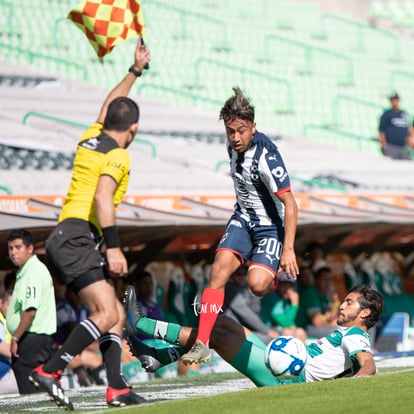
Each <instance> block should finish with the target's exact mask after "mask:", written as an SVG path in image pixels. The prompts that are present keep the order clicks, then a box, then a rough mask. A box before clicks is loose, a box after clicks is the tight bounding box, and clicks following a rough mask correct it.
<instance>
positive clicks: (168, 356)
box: [124, 285, 384, 387]
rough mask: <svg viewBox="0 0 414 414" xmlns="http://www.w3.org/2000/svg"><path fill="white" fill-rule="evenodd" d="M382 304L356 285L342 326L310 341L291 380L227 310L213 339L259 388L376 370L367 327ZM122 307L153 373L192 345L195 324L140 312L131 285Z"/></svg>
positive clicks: (131, 337)
mask: <svg viewBox="0 0 414 414" xmlns="http://www.w3.org/2000/svg"><path fill="white" fill-rule="evenodd" d="M383 305H384V300H383V297H382V296H381V295H380V294H379V293H378V292H376V291H375V290H373V289H371V288H370V287H369V286H367V285H359V286H355V287H354V288H352V289H351V290H350V291H349V292H348V294H347V296H346V297H345V299H344V301H343V303H342V304H341V306H340V308H339V316H338V321H337V322H338V328H337V329H336V330H335V331H334V332H333V333H331V334H329V335H328V336H325V337H323V338H321V339H318V340H316V341H315V342H313V343H311V344H309V345H308V346H307V350H308V355H309V357H308V362H307V364H306V367H305V370H304V371H303V372H302V373H301V374H300V375H299V376H298V377H296V378H294V379H292V380H280V379H278V378H276V377H274V376H273V375H272V374H271V373H270V371H269V370H268V369H267V368H266V366H265V364H264V352H265V348H266V345H265V343H264V342H263V341H261V340H260V339H259V338H258V337H257V336H256V335H255V334H253V333H252V332H250V331H249V330H248V329H246V328H244V327H243V326H241V325H240V324H239V323H238V322H236V321H234V320H233V319H231V318H228V317H226V316H224V315H220V316H219V317H218V318H217V322H216V324H215V326H214V329H213V331H212V336H211V342H210V344H211V347H212V348H213V349H215V350H216V352H217V353H218V354H219V355H220V356H221V357H222V358H223V359H224V360H225V361H227V362H229V363H230V364H231V365H232V366H233V367H234V368H235V369H237V370H238V371H239V372H241V373H242V374H244V375H246V376H247V377H248V378H250V379H251V380H252V381H253V383H254V384H256V386H258V387H262V386H271V385H281V384H289V383H294V382H313V381H321V380H327V379H334V378H342V377H349V376H354V375H355V376H365V375H374V374H375V373H376V366H375V362H374V359H373V356H372V350H371V345H370V338H369V335H368V332H367V331H368V329H370V328H372V327H373V326H374V325H375V324H376V322H377V321H378V320H379V319H380V317H381V314H382V310H383ZM124 306H125V310H126V314H127V322H126V331H127V334H128V342H129V345H130V348H131V352H132V353H133V354H134V355H135V356H136V357H137V358H138V359H139V360H140V361H141V363H142V366H143V368H144V369H146V370H147V371H152V372H153V371H155V370H157V369H158V368H159V367H161V366H163V365H166V364H169V363H171V362H174V361H176V360H177V359H178V358H179V357H180V355H182V354H183V353H185V352H186V351H187V350H188V349H189V348H190V347H191V346H192V344H193V342H194V340H195V338H196V335H197V329H196V328H190V327H184V326H180V325H178V324H175V323H167V322H163V321H157V320H155V319H150V318H146V317H141V315H140V313H139V309H138V307H137V304H136V297H135V290H134V289H133V288H131V287H128V288H127V290H126V293H125V300H124ZM137 332H141V333H145V334H147V335H151V336H153V337H154V338H157V339H163V340H165V341H166V342H168V343H170V344H171V345H170V346H168V347H165V348H152V347H147V346H145V345H144V344H143V343H142V342H140V341H139V340H138V339H137V338H136V337H135V334H136V333H137Z"/></svg>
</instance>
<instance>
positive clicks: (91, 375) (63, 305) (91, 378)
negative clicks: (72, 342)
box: [53, 286, 106, 387]
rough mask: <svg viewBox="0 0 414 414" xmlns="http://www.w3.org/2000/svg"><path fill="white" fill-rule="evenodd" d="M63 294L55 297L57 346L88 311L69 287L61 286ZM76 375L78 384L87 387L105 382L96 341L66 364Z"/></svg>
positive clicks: (60, 344)
mask: <svg viewBox="0 0 414 414" xmlns="http://www.w3.org/2000/svg"><path fill="white" fill-rule="evenodd" d="M62 288H63V291H64V296H63V297H61V298H59V299H57V304H56V316H57V330H56V333H55V334H54V335H53V339H54V341H55V344H56V346H57V347H60V346H62V344H64V342H65V341H66V339H67V338H68V336H69V334H70V332H71V331H72V329H73V328H74V327H75V326H76V325H77V324H78V323H79V322H81V321H83V320H84V319H86V318H87V316H88V311H87V309H86V307H84V306H83V305H82V304H81V303H80V301H79V297H78V296H77V295H76V294H75V293H74V292H73V291H72V290H71V289H70V288H69V287H65V286H62ZM68 367H69V368H71V369H72V371H73V372H74V374H75V375H76V376H77V378H78V381H79V385H81V386H83V387H88V386H90V385H92V384H93V383H95V384H97V385H104V384H106V373H105V368H104V365H103V360H102V356H101V354H100V352H99V344H98V342H97V341H96V342H93V343H92V344H91V345H89V346H88V347H87V348H85V349H84V350H83V351H82V352H81V353H80V354H79V355H76V356H75V357H74V358H73V359H72V361H71V362H70V363H69V365H68Z"/></svg>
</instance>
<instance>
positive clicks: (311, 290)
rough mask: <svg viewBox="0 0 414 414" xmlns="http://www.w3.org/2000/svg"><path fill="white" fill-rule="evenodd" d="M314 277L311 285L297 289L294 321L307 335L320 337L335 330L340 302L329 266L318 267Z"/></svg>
mask: <svg viewBox="0 0 414 414" xmlns="http://www.w3.org/2000/svg"><path fill="white" fill-rule="evenodd" d="M299 277H300V276H299ZM314 279H315V283H314V285H313V286H308V287H304V288H301V289H300V291H299V310H298V314H297V317H296V323H297V325H298V326H300V327H302V328H304V329H306V331H307V334H308V336H310V337H314V338H321V337H323V336H325V335H328V334H329V333H331V332H333V331H334V330H335V327H336V326H337V325H336V320H337V318H338V309H339V306H340V302H339V298H338V295H337V294H336V292H335V291H334V286H333V283H332V270H331V268H330V267H326V266H324V267H321V268H319V269H318V270H317V271H316V272H315V273H314Z"/></svg>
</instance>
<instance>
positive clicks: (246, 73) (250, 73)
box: [194, 57, 295, 114]
mask: <svg viewBox="0 0 414 414" xmlns="http://www.w3.org/2000/svg"><path fill="white" fill-rule="evenodd" d="M204 64H208V65H209V66H210V67H211V66H214V65H216V66H218V67H219V68H221V69H223V68H225V69H229V70H231V71H234V72H237V73H239V74H240V75H241V82H242V83H243V82H246V79H247V77H255V78H259V79H266V80H267V81H269V82H274V83H278V84H281V85H283V86H284V87H285V90H286V102H287V107H286V108H285V109H286V110H285V111H284V112H287V113H290V114H293V113H294V112H295V103H294V98H293V96H294V95H293V91H292V86H291V84H290V82H289V81H288V80H287V79H284V78H279V77H277V76H274V75H268V74H267V73H264V72H259V71H255V70H252V69H246V68H244V67H241V66H237V65H231V64H229V63H226V62H222V61H220V60H215V59H211V58H207V57H201V58H198V59H197V61H196V63H195V65H194V70H195V77H194V86H195V88H196V89H200V88H201V81H200V78H201V75H200V72H201V66H202V65H204Z"/></svg>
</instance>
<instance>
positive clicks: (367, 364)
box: [355, 352, 377, 377]
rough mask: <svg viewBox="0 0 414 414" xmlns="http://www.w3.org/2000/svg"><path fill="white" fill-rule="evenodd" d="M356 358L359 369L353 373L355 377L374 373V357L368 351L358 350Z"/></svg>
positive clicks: (375, 369)
mask: <svg viewBox="0 0 414 414" xmlns="http://www.w3.org/2000/svg"><path fill="white" fill-rule="evenodd" d="M356 358H357V360H358V362H359V365H360V367H361V368H360V369H359V371H358V372H357V373H356V374H355V376H356V377H365V376H367V375H375V373H376V372H377V367H376V366H375V361H374V358H373V357H372V354H371V353H369V352H358V353H357V354H356Z"/></svg>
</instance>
